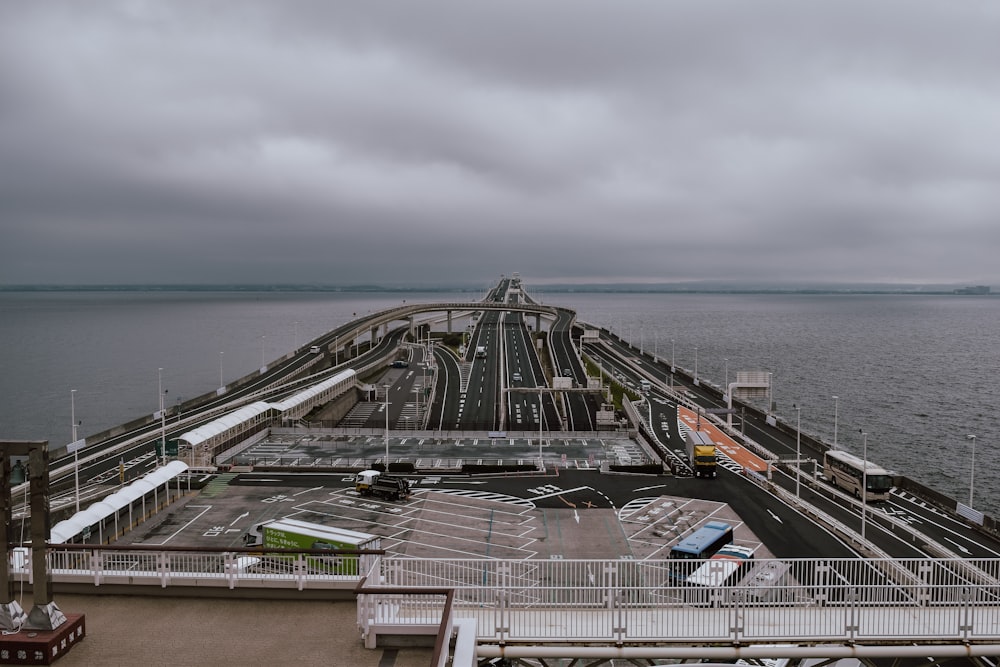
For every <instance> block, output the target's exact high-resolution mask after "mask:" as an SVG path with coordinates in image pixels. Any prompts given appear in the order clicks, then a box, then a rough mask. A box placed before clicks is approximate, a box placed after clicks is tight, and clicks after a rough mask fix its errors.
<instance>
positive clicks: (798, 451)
mask: <svg viewBox="0 0 1000 667" xmlns="http://www.w3.org/2000/svg"><path fill="white" fill-rule="evenodd" d="M792 407H793V408H795V497H796V498H798V497H799V480H800V479H801V478H802V475H801V474H800V473H801V468H800V464H801V463H802V462H801V461H800V459H801V458H802V448H801V446H800V445H801V440H802V438H801V435H802V406H800V405H795V404H792Z"/></svg>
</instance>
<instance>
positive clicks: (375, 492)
mask: <svg viewBox="0 0 1000 667" xmlns="http://www.w3.org/2000/svg"><path fill="white" fill-rule="evenodd" d="M354 490H355V491H357V492H358V493H360V494H361V495H362V496H376V497H378V498H383V499H385V500H406V499H407V498H409V497H410V481H409V480H408V479H406V478H405V477H395V476H393V475H385V474H383V473H382V472H381V471H379V470H362V471H361V472H359V473H358V475H357V477H355V478H354Z"/></svg>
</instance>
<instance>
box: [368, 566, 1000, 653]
mask: <svg viewBox="0 0 1000 667" xmlns="http://www.w3.org/2000/svg"><path fill="white" fill-rule="evenodd" d="M688 564H689V565H690V564H692V563H690V562H689V563H688ZM700 564H701V563H700V562H697V561H696V562H695V563H693V565H700ZM379 566H380V567H379V571H380V581H378V578H375V577H372V578H370V579H369V580H368V581H369V582H370V583H372V584H373V585H377V586H379V590H380V592H381V594H389V593H388V591H390V590H391V589H393V588H396V589H398V590H400V591H403V590H406V591H419V590H420V589H422V588H426V589H440V588H449V589H453V590H454V600H453V605H454V606H453V610H454V613H455V614H456V616H457V617H458V618H462V617H468V618H474V619H475V620H476V622H477V623H476V626H477V628H478V633H479V639H480V641H483V642H566V641H568V642H577V641H589V642H607V643H616V644H617V643H623V642H650V641H657V642H661V641H676V642H695V643H715V642H724V643H737V644H738V643H759V642H796V641H817V640H837V641H917V640H932V641H961V642H971V641H996V640H997V639H1000V581H998V574H1000V560H997V559H990V560H979V561H966V560H952V559H947V560H946V559H939V560H931V559H914V560H895V559H842V560H841V559H797V560H772V559H761V560H758V561H757V562H756V563H754V564H753V565H751V566H749V567H747V568H746V569H745V570H743V571H741V572H740V573H739V574H738V575H737V576H735V577H734V581H727V582H725V583H723V579H722V575H719V576H720V578H719V579H718V581H719V582H720V583H719V584H718V585H712V586H707V587H703V586H695V585H689V584H687V583H686V572H688V571H689V570H690V568H687V569H685V570H678V569H676V566H677V561H662V560H661V561H631V560H616V561H607V560H604V561H601V560H549V561H541V560H538V561H531V560H529V561H502V560H485V559H460V560H451V559H412V558H410V559H404V558H396V557H384V558H381V559H380V560H379ZM887 574H888V575H889V576H887ZM375 581H378V583H377V584H376V583H375ZM367 604H374V602H373V601H372V600H368V602H367ZM433 607H434V603H433V602H428V599H427V598H426V597H421V598H419V599H417V598H415V600H414V604H413V605H412V609H411V605H410V604H409V602H408V597H407V596H406V595H402V596H400V595H398V594H396V595H393V597H392V601H391V609H392V610H393V614H395V617H396V618H398V619H399V622H400V623H406V622H410V619H414V618H419V619H421V620H422V621H423V622H429V621H428V619H431V618H433V617H434V609H433ZM382 620H383V622H385V621H386V619H384V618H383V619H382ZM362 630H363V631H364V628H362Z"/></svg>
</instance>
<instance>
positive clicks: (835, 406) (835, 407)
mask: <svg viewBox="0 0 1000 667" xmlns="http://www.w3.org/2000/svg"><path fill="white" fill-rule="evenodd" d="M833 448H834V449H836V448H837V397H836V396H834V397H833Z"/></svg>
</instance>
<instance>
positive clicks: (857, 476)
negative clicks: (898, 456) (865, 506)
mask: <svg viewBox="0 0 1000 667" xmlns="http://www.w3.org/2000/svg"><path fill="white" fill-rule="evenodd" d="M823 475H824V476H825V477H826V478H827V480H829V482H830V484H833V485H834V486H837V487H840V488H841V489H843V490H844V491H847V492H848V493H851V494H853V495H854V497H855V498H861V487H862V485H866V486H867V487H868V491H867V492H866V493H865V501H866V502H881V501H884V500H889V491H891V490H892V475H890V474H889V471H888V470H886V469H885V468H882V467H880V466H877V465H875V464H874V463H872V462H871V461H865V460H864V459H862V458H861V457H860V456H855V455H854V454H850V453H848V452H844V451H840V450H839V449H828V450H827V451H826V452H825V453H824V454H823ZM866 478H867V479H866Z"/></svg>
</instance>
